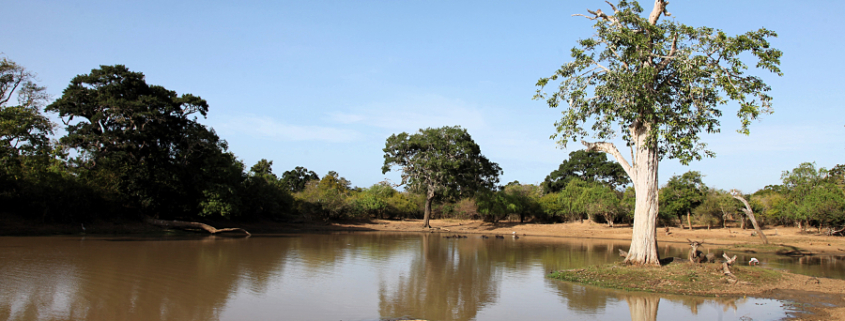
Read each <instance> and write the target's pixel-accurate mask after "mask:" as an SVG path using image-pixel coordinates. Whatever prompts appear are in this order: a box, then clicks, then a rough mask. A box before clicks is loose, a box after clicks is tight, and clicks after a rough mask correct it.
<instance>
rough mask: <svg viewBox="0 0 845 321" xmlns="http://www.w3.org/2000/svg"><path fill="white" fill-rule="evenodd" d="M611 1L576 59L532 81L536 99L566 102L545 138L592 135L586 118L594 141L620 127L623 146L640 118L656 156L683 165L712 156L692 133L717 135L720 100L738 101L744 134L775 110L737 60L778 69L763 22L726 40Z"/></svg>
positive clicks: (581, 44)
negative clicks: (751, 59) (752, 59)
mask: <svg viewBox="0 0 845 321" xmlns="http://www.w3.org/2000/svg"><path fill="white" fill-rule="evenodd" d="M611 7H612V8H613V14H606V13H603V12H602V11H601V10H597V11H595V12H593V11H590V13H591V14H593V16H591V17H587V18H589V19H591V20H595V21H596V24H595V26H594V28H595V31H596V34H595V35H594V36H593V37H590V38H587V39H581V40H580V41H579V45H578V46H576V47H575V48H573V49H572V58H573V61H571V62H568V63H566V64H564V65H563V66H562V67H561V68H560V69H559V70H557V72H555V73H554V75H552V76H551V77H548V78H542V79H540V80H539V81H538V82H537V86H538V87H539V88H538V89H537V92H536V95H535V96H534V99H544V100H546V102H547V103H548V105H549V106H550V107H558V106H560V105H561V104H568V105H569V108H568V109H567V110H565V111H563V117H562V118H561V119H560V120H559V121H557V122H556V123H555V126H556V129H557V133H556V134H554V135H552V138H553V139H557V142H558V143H559V144H560V145H562V146H564V147H565V146H566V144H567V142H568V141H569V140H572V141H576V140H578V139H583V138H584V137H588V136H590V134H589V132H588V130H587V128H585V127H586V125H585V124H592V126H591V127H590V128H589V129H590V130H591V131H592V132H593V134H592V137H593V138H596V139H599V140H607V139H613V138H614V137H616V136H617V135H618V134H619V132H617V129H616V128H621V129H622V130H620V132H621V135H622V138H623V139H624V140H625V141H626V142H627V143H628V145H629V146H630V145H632V144H633V141H632V137H631V133H630V132H628V131H627V130H626V129H630V128H634V127H636V126H635V125H637V124H640V125H643V124H645V125H648V126H647V128H648V129H649V132H648V137H647V140H648V144H649V145H650V146H657V147H658V148H659V153H658V155H659V156H660V157H661V158H662V157H664V156H669V158H676V159H678V160H680V161H681V163H683V164H688V163H689V162H690V161H691V160H693V159H696V160H698V159H701V158H702V156H713V155H714V153H713V152H712V151H710V150H707V149H706V144H705V143H703V142H701V141H700V137H699V134H700V133H701V132H702V131H703V132H707V133H715V132H719V117H720V116H721V115H722V111H721V110H720V109H719V106H721V105H724V104H726V103H727V102H728V101H730V100H734V101H738V102H739V110H738V111H737V117H739V118H740V120H741V123H742V127H741V128H740V129H739V130H738V131H739V132H740V133H743V134H748V133H749V130H748V126H749V125H750V124H751V121H752V120H753V119H756V118H758V117H759V116H760V115H761V114H767V113H771V112H772V106H771V100H772V97H771V96H769V95H768V92H769V91H770V90H771V88H770V87H769V86H768V85H767V84H766V83H765V82H763V80H762V79H761V78H759V77H757V76H752V75H748V74H747V73H746V72H747V71H748V69H749V67H748V66H747V65H746V64H745V63H743V62H742V60H741V59H740V58H741V56H742V55H743V54H744V53H751V54H752V55H753V56H754V57H756V58H757V64H756V68H757V69H762V70H767V71H770V72H773V73H775V74H777V75H779V76H780V75H782V73H781V71H780V69H779V67H778V66H779V64H780V58H781V55H782V52H781V51H780V50H777V49H773V48H771V47H770V43H769V42H768V40H767V39H768V38H770V37H776V36H777V34H776V33H775V32H774V31H771V30H768V29H766V28H760V29H759V30H757V31H750V32H747V33H745V34H742V35H738V36H728V35H727V34H725V32H724V31H722V30H718V29H713V28H709V27H699V28H694V27H691V26H687V25H684V24H681V23H677V22H675V21H674V20H670V19H663V20H662V21H661V22H659V23H656V24H652V22H653V21H649V19H648V18H647V17H642V16H641V15H640V14H641V12H642V8H641V7H640V6H639V4H638V3H637V2H636V1H633V2H628V1H620V2H619V4H618V5H617V6H614V5H612V4H611ZM665 14H666V15H668V13H665ZM655 19H656V18H655ZM555 81H560V83H559V85H558V86H557V87H556V88H555V91H554V92H552V93H551V94H547V93H545V92H543V89H545V88H546V86H547V85H549V84H550V83H551V82H555ZM652 144H655V145H652Z"/></svg>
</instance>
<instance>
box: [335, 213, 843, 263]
mask: <svg viewBox="0 0 845 321" xmlns="http://www.w3.org/2000/svg"><path fill="white" fill-rule="evenodd" d="M422 225H423V223H422V220H403V221H394V220H372V221H369V222H353V223H334V224H331V225H330V226H331V227H329V226H326V228H327V229H332V228H339V229H361V230H377V231H407V232H435V233H456V234H490V235H495V234H500V235H506V234H513V232H516V234H518V235H523V234H525V235H534V236H556V237H570V238H600V239H619V240H630V239H631V232H632V229H631V227H630V226H624V225H622V226H620V225H618V224H617V225H616V227H613V228H610V227H608V226H607V225H604V224H598V223H593V222H589V221H586V220H585V221H584V222H583V223H579V222H570V223H557V224H533V223H526V224H520V223H518V222H499V223H497V224H495V225H494V224H492V223H485V222H482V221H477V220H431V222H430V225H431V226H432V228H431V229H428V228H423V227H422ZM753 231H754V230H753V229H745V230H742V229H739V228H735V227H734V228H724V229H723V228H712V229H709V230H708V229H707V228H706V227H703V228H702V227H694V228H693V229H692V230H688V229H680V228H677V227H670V228H669V232H668V233H667V232H666V230H665V228H658V233H657V234H658V237H657V239H658V242H661V243H663V242H677V243H687V239H691V240H696V241H703V242H705V243H707V244H713V245H737V244H755V245H756V244H760V243H761V240H760V237H758V236H751V233H752V232H753ZM763 233H764V234H766V236H767V238H768V239H769V243H770V244H773V245H780V244H782V245H785V246H791V247H795V248H797V249H800V250H801V251H802V253H804V254H829V255H845V237H840V236H819V235H815V234H814V233H804V232H800V231H799V230H798V228H795V227H771V228H766V229H763Z"/></svg>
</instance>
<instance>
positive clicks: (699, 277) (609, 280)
mask: <svg viewBox="0 0 845 321" xmlns="http://www.w3.org/2000/svg"><path fill="white" fill-rule="evenodd" d="M731 269H732V271H733V273H734V275H736V276H737V278H738V281H737V282H735V281H734V280H733V279H731V278H729V277H727V276H724V275H722V269H721V265H720V264H716V263H704V264H693V263H672V264H669V265H665V266H661V267H650V266H627V265H625V264H624V263H613V264H606V265H597V266H590V267H587V268H583V269H573V270H564V271H556V272H552V273H551V274H550V275H549V277H550V278H553V279H558V280H563V281H569V282H575V283H581V284H587V285H592V286H597V287H602V288H611V289H619V290H627V291H644V292H659V293H673V294H685V295H690V294H692V295H707V296H710V295H717V294H730V293H735V292H738V291H737V290H739V287H741V288H745V289H747V288H748V287H753V286H755V285H762V284H766V283H771V282H775V281H777V280H778V279H779V278H780V277H781V275H782V273H781V272H778V271H774V270H769V269H764V268H760V267H748V266H733V267H731Z"/></svg>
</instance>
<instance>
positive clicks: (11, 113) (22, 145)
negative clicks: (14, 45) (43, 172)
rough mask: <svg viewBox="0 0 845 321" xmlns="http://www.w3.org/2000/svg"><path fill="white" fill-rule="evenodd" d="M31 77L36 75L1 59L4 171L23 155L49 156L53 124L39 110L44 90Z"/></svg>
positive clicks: (0, 147)
mask: <svg viewBox="0 0 845 321" xmlns="http://www.w3.org/2000/svg"><path fill="white" fill-rule="evenodd" d="M34 80H35V75H34V74H32V73H31V72H29V71H27V70H26V69H25V68H24V67H22V66H20V65H18V64H16V63H15V62H14V61H11V60H8V59H6V58H5V57H3V58H2V59H0V166H2V169H3V170H4V171H9V170H12V171H15V169H14V168H16V167H19V166H20V163H21V162H23V161H24V158H30V159H32V158H33V157H40V158H41V160H42V161H44V160H45V159H44V158H45V157H46V158H47V159H49V158H50V156H51V151H52V146H51V145H50V135H52V134H53V129H54V127H55V124H53V123H52V122H51V121H50V120H49V119H48V118H47V117H46V116H44V115H43V114H41V109H42V108H44V105H45V104H46V102H47V93H46V91H45V88H44V87H40V86H38V85H37V84H36V83H35V81H34ZM14 103H17V104H14ZM10 167H11V168H10Z"/></svg>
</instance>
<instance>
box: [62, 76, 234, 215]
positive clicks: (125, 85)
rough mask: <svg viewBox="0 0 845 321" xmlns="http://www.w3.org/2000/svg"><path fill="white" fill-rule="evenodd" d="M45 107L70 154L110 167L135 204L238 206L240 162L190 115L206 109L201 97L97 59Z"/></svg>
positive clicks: (148, 208) (172, 208)
mask: <svg viewBox="0 0 845 321" xmlns="http://www.w3.org/2000/svg"><path fill="white" fill-rule="evenodd" d="M46 110H47V111H52V112H57V113H58V114H59V116H60V117H61V118H62V121H63V122H64V123H65V125H66V126H67V127H66V130H67V135H66V136H64V137H62V138H61V142H62V143H63V144H65V145H67V146H70V147H72V148H76V149H77V150H78V151H79V154H80V157H78V158H77V160H76V162H77V163H78V164H79V165H81V166H83V167H85V168H91V169H96V170H99V171H105V172H109V173H111V174H110V175H112V176H113V178H114V181H116V182H117V183H118V185H119V186H118V190H120V191H121V193H122V194H123V195H125V196H126V197H127V200H129V201H131V202H132V203H133V204H134V205H135V206H136V207H137V208H139V209H141V210H142V211H144V212H147V213H148V214H149V213H155V214H156V215H158V214H164V215H177V214H180V213H179V212H182V213H185V212H187V213H185V214H190V213H193V212H196V211H198V210H199V211H200V213H204V214H210V213H219V214H221V215H224V216H228V215H229V214H230V213H235V212H237V210H236V204H237V203H238V202H237V200H236V199H237V185H238V184H240V183H241V180H242V178H243V165H242V164H240V163H239V162H238V161H237V160H236V159H235V158H234V155H231V154H230V153H227V152H226V148H227V146H226V142H225V141H223V140H220V138H219V137H218V136H217V134H216V133H214V131H213V130H209V129H208V128H206V127H205V126H203V125H201V124H199V123H197V121H196V116H193V117H192V115H195V114H199V115H201V116H203V117H204V116H205V115H206V113H207V112H208V104H207V103H206V102H205V100H203V99H201V98H200V97H196V96H193V95H190V94H183V95H177V94H176V92H174V91H171V90H167V89H165V88H164V87H161V86H156V85H149V84H147V83H146V81H145V79H144V75H143V74H142V73H140V72H132V71H129V69H127V68H126V67H125V66H123V65H115V66H100V68H99V69H94V70H92V71H91V73H89V74H85V75H79V76H76V77H74V78H73V79H72V80H71V83H70V85H69V86H68V87H67V88H66V89H65V90H64V92H63V94H62V97H60V98H59V99H57V100H56V101H54V102H53V103H52V104H50V105H48V106H47V108H46ZM233 184H234V185H233Z"/></svg>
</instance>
